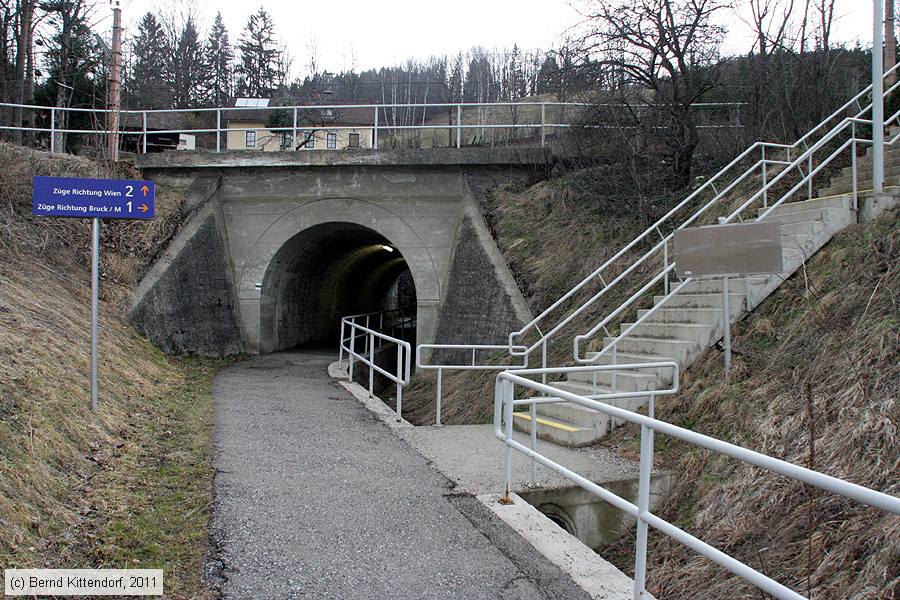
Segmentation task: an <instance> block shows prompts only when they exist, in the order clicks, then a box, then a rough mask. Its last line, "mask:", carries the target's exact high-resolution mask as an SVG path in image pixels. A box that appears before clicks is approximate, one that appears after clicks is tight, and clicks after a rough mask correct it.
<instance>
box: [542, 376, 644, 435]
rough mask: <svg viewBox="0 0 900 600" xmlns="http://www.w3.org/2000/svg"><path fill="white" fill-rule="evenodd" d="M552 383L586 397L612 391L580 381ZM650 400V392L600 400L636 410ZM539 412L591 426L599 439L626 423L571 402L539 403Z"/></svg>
mask: <svg viewBox="0 0 900 600" xmlns="http://www.w3.org/2000/svg"><path fill="white" fill-rule="evenodd" d="M552 385H553V386H554V387H558V388H559V389H561V390H565V391H567V392H570V393H572V394H578V395H579V396H586V397H587V396H593V395H599V394H611V393H612V389H611V388H595V387H593V386H592V385H590V384H586V383H583V382H580V381H556V382H554V383H553V384H552ZM649 400H650V396H649V394H648V395H647V396H636V397H634V398H606V399H602V400H600V402H603V403H605V404H609V405H610V406H615V407H618V408H623V409H625V410H630V411H632V412H634V411H637V410H638V409H640V408H642V407H644V406H646V405H647V402H648V401H649ZM537 412H538V414H539V415H547V416H548V417H549V418H551V419H554V418H558V419H561V420H565V421H567V422H569V423H572V424H574V425H576V426H580V427H589V426H591V427H593V429H594V432H595V434H596V435H597V436H598V439H599V438H601V437H603V436H604V435H606V434H607V433H609V432H610V431H612V430H613V428H615V427H619V426H620V425H624V424H625V421H624V420H622V419H616V418H613V417H611V416H610V415H608V414H606V413H603V412H600V411H595V410H591V409H589V408H584V407H583V406H579V405H577V404H573V403H571V402H560V403H557V404H539V405H538V407H537Z"/></svg>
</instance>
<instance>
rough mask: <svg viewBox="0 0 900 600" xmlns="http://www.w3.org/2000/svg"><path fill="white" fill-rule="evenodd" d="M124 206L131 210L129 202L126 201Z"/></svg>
mask: <svg viewBox="0 0 900 600" xmlns="http://www.w3.org/2000/svg"><path fill="white" fill-rule="evenodd" d="M125 206H127V207H128V212H131V202H126V203H125Z"/></svg>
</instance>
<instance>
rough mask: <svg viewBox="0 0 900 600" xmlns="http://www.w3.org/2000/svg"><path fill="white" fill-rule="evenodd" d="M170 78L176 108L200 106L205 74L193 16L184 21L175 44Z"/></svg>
mask: <svg viewBox="0 0 900 600" xmlns="http://www.w3.org/2000/svg"><path fill="white" fill-rule="evenodd" d="M171 77H172V89H173V91H174V96H175V98H174V99H175V107H176V108H191V107H193V106H197V105H198V104H200V101H201V89H202V82H203V80H204V79H205V77H206V74H205V73H204V65H203V46H202V45H201V43H200V34H199V33H198V32H197V26H196V25H195V24H194V17H193V16H188V18H187V19H186V20H185V22H184V25H183V26H182V28H181V32H180V33H179V34H178V39H177V40H176V42H175V52H174V53H173V54H172V69H171Z"/></svg>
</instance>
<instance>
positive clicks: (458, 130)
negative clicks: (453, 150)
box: [456, 104, 462, 148]
mask: <svg viewBox="0 0 900 600" xmlns="http://www.w3.org/2000/svg"><path fill="white" fill-rule="evenodd" d="M456 147H457V148H462V104H457V105H456Z"/></svg>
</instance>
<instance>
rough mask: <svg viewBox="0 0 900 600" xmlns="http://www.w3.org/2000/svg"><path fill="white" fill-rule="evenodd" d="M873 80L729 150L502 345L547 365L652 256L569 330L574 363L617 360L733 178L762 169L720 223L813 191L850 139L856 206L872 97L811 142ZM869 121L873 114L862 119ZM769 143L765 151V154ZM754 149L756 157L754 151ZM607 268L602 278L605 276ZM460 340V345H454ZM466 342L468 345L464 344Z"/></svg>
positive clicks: (668, 290) (738, 180) (667, 289)
mask: <svg viewBox="0 0 900 600" xmlns="http://www.w3.org/2000/svg"><path fill="white" fill-rule="evenodd" d="M898 68H900V65H897V66H895V67H894V68H892V69H891V70H889V71H887V72H886V73H885V78H887V77H889V76H890V75H891V74H892V73H894V72H895V71H896V70H897V69H898ZM898 87H900V81H898V82H896V83H894V84H893V85H891V86H890V87H889V88H887V89H886V90H885V92H884V97H887V96H888V95H889V94H891V93H892V92H893V91H895V90H896V89H898ZM871 89H872V86H871V85H869V86H867V87H866V88H864V89H863V90H861V91H860V92H859V93H857V94H856V95H855V96H854V97H853V98H851V99H850V100H849V101H847V102H846V103H845V104H844V105H842V106H841V107H840V108H838V109H837V110H835V111H834V112H833V113H832V114H830V115H829V116H828V117H826V118H825V119H824V120H823V121H822V122H821V123H819V124H818V125H816V126H815V127H813V128H812V129H811V130H810V131H809V132H807V133H806V134H805V135H804V136H802V137H801V138H800V139H798V140H797V141H796V142H794V143H793V144H779V143H770V142H756V143H754V144H752V145H751V146H750V147H749V148H747V149H746V150H744V151H743V152H742V153H741V154H739V155H738V156H737V157H735V158H734V159H733V160H732V161H731V162H729V163H728V164H727V165H725V166H724V167H723V168H722V169H720V170H719V172H717V173H716V174H715V175H713V176H712V177H711V178H710V179H708V180H706V181H705V182H704V183H703V184H702V185H701V186H699V187H698V188H697V189H695V190H694V191H693V192H691V193H690V194H689V195H688V196H687V197H685V198H684V199H682V200H681V201H680V202H678V203H677V204H676V205H675V206H674V207H672V208H671V209H670V210H669V211H668V212H667V213H666V214H665V215H663V216H662V217H660V218H659V219H658V220H657V221H656V222H655V223H653V224H652V225H650V226H649V227H648V228H647V229H646V230H645V231H644V232H643V233H641V234H640V235H638V236H637V237H635V238H634V239H633V240H632V241H631V242H629V243H628V244H626V245H625V246H624V247H623V248H621V249H620V250H619V251H618V252H616V253H615V254H614V255H613V256H611V257H610V258H608V259H607V260H606V261H604V262H603V264H601V265H600V266H599V267H597V268H596V269H595V270H594V271H593V272H592V273H590V274H589V275H588V276H587V277H585V278H584V279H583V280H582V281H581V282H580V283H578V284H577V285H575V286H574V287H573V288H571V289H570V290H569V291H568V292H566V293H565V294H563V295H562V296H561V297H560V298H558V299H557V300H556V301H555V302H553V303H552V304H551V305H550V306H549V307H547V308H546V309H545V310H544V311H543V312H541V313H540V314H539V315H538V316H536V317H535V318H534V319H533V320H532V321H530V322H529V323H527V324H526V325H524V326H523V327H522V328H521V329H519V330H518V331H513V332H511V333H510V334H509V337H508V345H507V350H508V352H509V354H510V355H512V356H523V357H524V362H525V364H527V363H528V357H529V356H530V354H531V353H532V352H534V351H536V350H538V349H540V352H541V362H540V364H541V367H542V368H546V367H547V366H548V365H547V345H548V342H549V340H550V339H551V338H553V337H554V336H555V335H556V334H558V333H559V332H560V331H561V330H563V329H564V328H565V327H567V326H568V325H570V324H571V323H572V322H573V321H575V319H577V318H578V317H579V316H580V315H582V314H583V313H585V311H587V310H588V309H589V308H590V307H591V306H593V305H594V304H595V303H596V302H597V301H599V300H600V299H601V298H602V297H604V296H605V295H606V294H607V293H608V292H610V290H613V289H615V288H616V286H618V285H619V284H621V283H622V282H623V281H626V280H627V278H628V277H629V276H631V275H632V274H637V275H644V273H643V272H642V271H641V270H640V269H641V268H642V267H643V268H644V270H646V269H648V268H651V265H652V263H653V260H654V259H655V260H658V261H659V262H660V263H661V266H660V267H659V270H658V271H651V272H650V273H649V274H647V275H645V276H646V277H648V278H649V283H641V282H639V283H638V285H637V287H639V291H638V292H637V293H634V294H632V295H631V296H630V297H629V298H628V300H626V301H625V302H624V303H622V304H621V305H619V306H618V307H616V308H615V309H613V310H612V311H611V312H610V314H609V315H607V316H606V317H604V318H603V319H601V320H600V321H599V322H598V323H597V324H596V325H595V326H593V327H592V328H591V329H589V330H588V331H587V332H585V333H582V334H579V335H575V336H574V337H573V341H572V343H573V359H574V360H575V362H576V363H579V364H593V363H596V362H597V361H599V360H600V359H601V358H602V357H604V356H606V355H608V354H611V356H612V362H613V364H614V365H615V363H616V359H617V357H616V347H617V345H618V343H619V342H620V341H621V340H622V339H624V338H626V337H627V336H628V335H630V334H631V333H632V332H633V331H634V330H635V329H636V327H637V326H638V325H640V324H641V323H643V322H645V321H646V320H647V319H648V318H649V317H650V316H652V315H653V314H654V313H655V312H656V311H657V310H659V309H660V308H662V307H663V306H664V305H665V303H666V302H668V301H669V300H670V299H671V298H672V297H674V296H675V295H677V294H678V293H680V292H681V291H682V290H683V289H684V288H685V287H686V285H687V284H688V283H690V281H691V280H690V279H689V278H688V279H683V280H681V281H678V282H677V285H675V286H674V287H673V286H672V285H670V284H671V281H670V280H671V278H672V277H673V276H674V274H675V263H674V261H673V260H670V255H669V251H670V246H671V244H672V243H673V239H674V234H675V231H677V230H678V229H682V228H685V227H688V226H690V225H693V224H696V223H698V222H699V220H700V218H701V217H703V216H704V215H707V214H710V213H711V211H712V208H713V207H714V206H716V205H718V204H720V203H721V202H722V200H723V198H726V197H727V196H728V194H730V193H732V192H733V191H734V190H735V189H737V188H738V186H739V185H741V184H743V183H745V182H749V181H752V178H753V177H754V176H755V175H756V174H759V175H760V183H761V186H760V189H759V191H757V192H756V193H754V194H753V195H752V196H751V199H750V200H748V201H747V202H745V203H744V204H743V205H742V207H741V209H739V210H738V211H735V212H733V213H732V214H731V215H729V216H728V217H727V219H726V222H730V221H732V220H734V219H735V218H739V217H740V213H741V212H743V211H744V210H745V209H746V208H748V207H749V206H750V205H752V204H753V203H754V202H757V201H759V200H760V199H761V201H762V205H763V208H767V209H769V210H768V211H766V213H765V214H764V215H760V217H759V218H763V217H765V216H766V215H768V214H769V212H771V210H772V209H773V208H774V207H776V206H778V205H780V204H782V203H783V202H784V201H785V200H786V199H787V198H788V197H790V195H792V194H793V193H795V192H796V191H797V190H799V189H800V188H801V187H802V184H804V183H805V184H806V187H807V190H808V194H809V197H810V198H812V181H813V178H814V177H815V175H816V174H817V173H819V172H820V171H821V170H822V168H824V167H825V166H826V165H827V164H829V163H831V161H832V160H833V159H834V158H835V157H836V156H837V155H838V154H840V152H841V151H843V150H845V149H846V148H847V147H848V146H852V151H853V152H852V166H853V182H852V186H853V187H852V194H853V198H854V205H855V203H856V201H857V197H858V190H857V187H856V184H857V178H856V146H857V142H862V141H863V140H859V139H858V138H857V136H856V129H855V127H856V124H857V123H864V122H865V121H864V120H863V119H861V117H862V115H864V114H865V113H866V112H868V111H870V110H871V106H872V105H871V102H870V103H869V104H868V105H866V106H865V107H863V108H862V109H860V110H859V111H858V112H857V114H856V115H855V117H843V118H842V119H841V121H840V123H838V125H836V126H834V127H833V128H832V129H830V130H829V131H828V132H827V133H826V134H824V135H823V136H822V137H821V138H820V139H818V140H817V141H816V142H815V143H813V144H812V145H811V146H810V141H811V138H812V136H813V135H814V134H815V133H816V132H818V131H821V130H822V129H824V128H825V127H826V126H827V125H828V124H829V123H832V122H833V121H834V120H835V119H836V118H838V117H841V115H843V113H844V111H846V110H847V109H848V108H850V107H851V106H853V105H854V104H857V105H858V104H859V103H860V100H861V99H864V98H865V97H866V96H867V95H869V94H870V93H871ZM895 121H900V111H898V112H897V113H895V114H894V115H892V116H891V117H889V118H888V119H886V120H885V123H886V124H888V123H891V122H895ZM868 122H869V123H871V121H868ZM848 127H849V128H850V129H851V139H850V140H848V142H845V144H844V145H843V146H842V147H841V148H840V149H839V151H838V152H836V153H833V154H832V155H830V156H829V157H828V158H827V159H826V160H825V161H822V162H820V164H819V166H818V167H817V168H813V166H812V165H813V157H814V155H815V153H816V152H817V151H819V150H820V149H822V148H824V147H826V145H827V144H828V143H830V142H831V141H832V140H834V139H835V138H836V137H837V135H838V134H839V133H842V132H845V131H846V130H847V129H848ZM898 138H900V134H898V136H896V137H895V139H893V140H891V142H890V143H893V142H895V141H896V140H897V139H898ZM800 148H804V150H803V151H800V150H799V149H800ZM767 150H768V154H767ZM773 152H774V153H776V155H777V154H781V153H783V159H782V158H776V157H773V154H772V153H773ZM757 154H758V158H755V157H756V155H757ZM750 157H754V158H755V160H753V162H752V164H750V166H749V167H747V168H743V170H741V171H740V172H739V173H738V175H737V176H736V177H735V176H733V175H732V171H733V170H734V169H735V168H736V167H738V166H739V165H741V164H742V163H745V162H746V161H747V159H748V158H750ZM804 167H807V173H806V174H805V175H804V174H803V168H804ZM771 168H777V169H778V172H777V173H776V174H775V177H774V178H769V170H770V169H771ZM795 170H796V171H799V173H800V174H801V176H802V179H801V182H800V184H798V185H796V186H794V187H793V188H792V189H791V191H790V192H789V193H788V194H785V195H783V196H781V197H780V198H779V199H778V200H777V201H776V202H775V203H774V204H772V205H771V206H770V204H769V192H770V191H771V190H773V189H774V188H775V186H776V185H777V184H779V183H780V182H781V181H782V180H783V179H784V178H785V177H787V176H788V174H790V173H792V172H794V171H795ZM709 192H711V193H712V194H713V195H712V197H711V198H710V199H709V200H707V201H705V202H703V203H702V204H701V205H700V206H699V208H696V209H694V211H693V212H691V213H690V214H689V215H688V216H687V217H685V218H682V219H681V220H679V219H678V218H677V215H679V214H681V213H682V212H684V211H686V210H687V209H688V208H689V207H690V206H691V205H692V204H694V203H696V202H697V201H698V200H699V199H701V198H702V197H703V196H704V195H706V194H708V193H709ZM663 228H665V229H667V230H668V231H667V233H666V234H663ZM656 236H658V237H659V240H658V241H656V242H653V241H652V240H653V239H655V237H656ZM647 243H649V244H651V248H650V249H649V250H647V251H646V252H644V253H643V254H641V255H640V256H638V257H636V258H635V259H633V260H632V261H631V262H630V263H629V264H627V265H625V266H624V267H620V265H619V263H620V262H621V261H622V260H625V259H627V257H628V256H629V254H630V253H633V252H635V251H636V250H637V249H638V248H639V247H640V246H641V245H642V244H647ZM604 275H606V277H604ZM597 282H599V283H600V288H599V289H598V290H597V291H596V292H593V293H590V292H589V291H588V290H589V289H590V286H594V285H596V284H597ZM660 283H661V284H662V287H663V293H664V296H663V299H662V302H660V303H659V304H656V305H654V306H653V307H652V308H651V309H650V311H649V312H648V313H646V314H644V315H643V316H641V317H640V318H638V319H637V321H636V322H635V323H633V324H632V325H631V326H629V327H628V328H626V330H625V331H623V332H621V333H620V334H619V335H617V336H612V335H611V334H609V328H610V326H611V325H612V320H613V319H614V318H615V317H618V316H620V315H622V314H624V313H625V311H626V310H627V309H628V308H630V307H632V306H634V304H635V303H636V302H637V301H638V300H639V299H640V298H641V297H642V296H643V294H645V293H646V292H648V291H649V290H650V289H652V288H653V287H654V286H657V285H660ZM585 292H587V293H590V294H591V295H590V296H589V297H588V298H587V300H583V301H580V302H579V303H578V304H577V305H575V306H574V308H572V307H570V310H569V311H568V312H566V311H565V307H566V306H569V305H571V304H572V303H574V302H575V301H576V297H577V296H578V295H580V294H582V293H585ZM557 312H563V313H564V314H563V315H562V316H560V317H559V318H558V320H556V321H555V322H554V321H553V319H552V317H553V316H554V314H556V313H557ZM546 321H550V325H549V327H547V328H546V330H544V329H542V327H543V325H544V323H545V322H546ZM601 330H602V331H604V332H606V333H607V334H609V335H610V337H612V338H613V339H612V341H611V342H610V343H609V344H607V345H606V346H604V347H603V348H601V349H600V351H599V352H598V353H596V354H594V355H593V356H590V357H587V356H584V355H583V352H582V344H583V342H585V341H586V340H588V339H590V338H593V337H594V336H595V335H597V333H598V332H600V331H601ZM528 335H532V338H533V341H531V342H526V341H524V340H525V339H526V336H528ZM430 347H431V348H432V349H439V348H441V347H442V345H441V344H436V345H431V346H430ZM457 347H458V346H457ZM468 347H469V348H471V347H472V346H471V345H470V346H468ZM616 379H617V378H616V371H615V370H613V374H612V388H613V392H615V391H617V390H616ZM440 393H441V392H440V387H439V388H438V397H440Z"/></svg>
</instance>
